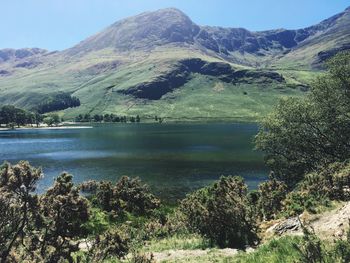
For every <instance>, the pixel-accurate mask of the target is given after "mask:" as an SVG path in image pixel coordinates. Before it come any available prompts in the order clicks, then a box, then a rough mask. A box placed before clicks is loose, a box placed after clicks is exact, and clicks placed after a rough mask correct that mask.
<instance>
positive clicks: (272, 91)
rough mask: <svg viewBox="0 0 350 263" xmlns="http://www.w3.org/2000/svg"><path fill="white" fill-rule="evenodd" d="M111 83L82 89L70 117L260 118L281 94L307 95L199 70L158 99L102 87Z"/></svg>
mask: <svg viewBox="0 0 350 263" xmlns="http://www.w3.org/2000/svg"><path fill="white" fill-rule="evenodd" d="M145 77H146V76H145ZM108 79H109V80H111V79H112V77H109V78H108ZM101 83H102V84H101ZM108 85H110V83H109V84H108V81H107V79H105V80H104V81H103V82H98V83H96V84H95V85H93V86H89V87H86V88H85V89H84V90H81V91H79V92H78V93H77V94H76V95H77V96H78V97H80V98H81V101H82V106H81V107H79V108H73V109H68V110H66V111H65V112H64V113H65V116H66V118H74V117H75V116H77V115H78V114H81V113H90V114H92V115H93V114H102V113H117V114H119V115H128V116H136V115H140V116H141V119H144V120H145V119H154V116H158V117H162V118H163V119H164V120H165V121H166V122H169V121H170V122H174V121H217V120H220V121H232V120H235V121H256V120H258V119H260V118H261V117H263V116H265V115H266V114H267V113H269V112H270V111H271V109H272V107H273V105H275V104H276V102H277V101H278V99H279V98H281V97H284V96H303V95H304V92H302V91H300V90H298V89H291V88H283V87H281V86H279V85H277V84H274V83H272V84H239V85H233V84H229V83H222V82H220V80H218V79H217V78H215V77H208V76H203V75H199V74H195V75H194V76H193V79H192V80H191V81H189V82H188V83H186V84H185V85H184V86H183V87H182V88H180V89H177V90H175V91H174V92H172V93H169V94H167V95H165V96H164V97H163V98H162V99H161V100H154V101H148V100H141V99H134V98H132V97H129V96H124V95H121V94H119V93H117V92H112V91H106V90H103V89H101V87H106V86H108ZM124 85H126V84H124ZM218 87H220V88H218ZM92 91H94V92H92ZM98 98H100V99H98ZM92 105H94V106H92Z"/></svg>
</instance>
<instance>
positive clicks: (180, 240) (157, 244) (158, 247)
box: [142, 234, 210, 252]
mask: <svg viewBox="0 0 350 263" xmlns="http://www.w3.org/2000/svg"><path fill="white" fill-rule="evenodd" d="M208 247H210V246H209V242H208V240H206V239H204V238H203V237H201V236H200V235H196V234H191V235H187V236H183V235H175V236H172V237H167V238H164V239H154V240H151V241H149V243H147V245H146V246H145V247H144V248H143V249H142V252H162V251H166V250H194V249H206V248H208Z"/></svg>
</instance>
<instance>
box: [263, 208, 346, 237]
mask: <svg viewBox="0 0 350 263" xmlns="http://www.w3.org/2000/svg"><path fill="white" fill-rule="evenodd" d="M299 218H300V220H301V221H302V222H306V224H307V225H308V226H309V227H311V228H313V229H314V231H315V233H316V235H317V236H319V237H320V238H321V239H328V240H330V239H339V238H344V237H345V234H346V230H347V229H348V228H349V219H350V202H347V203H344V204H343V205H341V206H340V207H339V208H336V209H333V210H331V211H327V212H324V213H321V214H317V215H311V214H308V213H304V214H302V215H300V217H299ZM276 234H277V235H284V234H288V235H302V230H301V227H300V221H299V220H298V218H297V217H295V218H289V219H285V220H280V221H277V222H275V223H274V224H273V225H272V226H270V227H269V228H268V229H267V230H266V237H268V239H269V238H271V237H272V236H274V235H276Z"/></svg>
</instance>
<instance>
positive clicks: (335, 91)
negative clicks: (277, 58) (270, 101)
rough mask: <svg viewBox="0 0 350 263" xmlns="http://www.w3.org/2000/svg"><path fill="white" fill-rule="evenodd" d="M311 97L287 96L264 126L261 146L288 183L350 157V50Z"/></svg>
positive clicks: (259, 137)
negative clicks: (297, 97) (296, 97)
mask: <svg viewBox="0 0 350 263" xmlns="http://www.w3.org/2000/svg"><path fill="white" fill-rule="evenodd" d="M327 65H328V74H327V75H325V76H324V77H320V78H318V80H317V81H316V82H315V83H314V84H313V87H312V89H311V93H310V94H309V95H308V96H307V97H306V99H305V100H300V99H295V98H294V99H293V98H289V99H283V100H281V101H280V103H279V104H278V105H277V107H276V109H275V111H274V112H273V113H271V114H270V115H269V116H268V117H266V118H265V120H264V121H263V122H262V124H261V128H260V131H259V134H258V135H257V137H256V146H257V148H258V149H260V150H262V151H263V152H265V154H266V156H265V157H266V163H267V164H268V165H269V166H270V167H271V169H272V170H273V171H274V172H275V175H276V177H277V178H278V179H281V180H283V181H285V182H286V183H287V184H288V185H290V186H291V185H294V184H295V183H296V182H298V181H300V180H301V179H302V178H303V176H304V174H306V173H309V172H312V171H313V170H315V169H319V168H320V167H322V166H325V165H329V164H331V163H333V162H337V161H340V162H341V161H344V160H346V159H348V158H349V157H350V145H349V143H348V142H349V141H350V125H349V122H350V117H349V112H350V77H349V75H350V74H349V72H350V53H349V52H348V53H346V52H345V53H339V54H338V55H336V56H335V57H334V58H332V59H331V60H330V61H329V62H328V64H327Z"/></svg>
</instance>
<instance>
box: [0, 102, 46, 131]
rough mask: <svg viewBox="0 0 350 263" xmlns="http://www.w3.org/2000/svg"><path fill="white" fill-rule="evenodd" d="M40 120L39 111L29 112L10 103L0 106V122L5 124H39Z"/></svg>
mask: <svg viewBox="0 0 350 263" xmlns="http://www.w3.org/2000/svg"><path fill="white" fill-rule="evenodd" d="M42 121H43V116H42V115H41V114H39V113H33V112H29V111H26V110H23V109H20V108H17V107H15V106H12V105H5V106H2V107H1V108H0V124H4V125H6V126H11V127H14V126H18V127H20V126H24V125H28V124H35V125H39V124H40V123H41V122H42Z"/></svg>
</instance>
